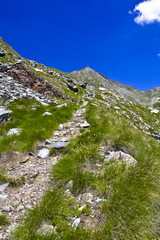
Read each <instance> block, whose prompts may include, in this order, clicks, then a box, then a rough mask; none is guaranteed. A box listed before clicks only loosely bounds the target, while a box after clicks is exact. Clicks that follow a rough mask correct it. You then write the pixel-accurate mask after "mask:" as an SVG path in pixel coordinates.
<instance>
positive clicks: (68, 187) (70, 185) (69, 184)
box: [66, 180, 73, 189]
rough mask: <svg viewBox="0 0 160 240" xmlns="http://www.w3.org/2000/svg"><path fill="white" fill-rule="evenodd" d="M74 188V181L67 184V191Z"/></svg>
mask: <svg viewBox="0 0 160 240" xmlns="http://www.w3.org/2000/svg"><path fill="white" fill-rule="evenodd" d="M72 187H73V180H70V181H69V182H68V183H67V184H66V189H71V188H72Z"/></svg>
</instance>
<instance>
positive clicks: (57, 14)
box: [0, 0, 160, 91]
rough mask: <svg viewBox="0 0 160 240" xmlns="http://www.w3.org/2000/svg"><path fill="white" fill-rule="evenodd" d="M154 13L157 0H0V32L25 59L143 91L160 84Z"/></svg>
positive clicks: (159, 29)
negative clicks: (87, 70)
mask: <svg viewBox="0 0 160 240" xmlns="http://www.w3.org/2000/svg"><path fill="white" fill-rule="evenodd" d="M159 16H160V1H159V0H148V1H143V0H132V1H130V0H122V1H120V0H114V1H113V0H50V1H49V0H45V1H42V0H27V1H26V0H23V1H22V0H21V1H20V0H14V1H12V0H1V7H0V36H1V37H2V38H3V39H4V40H5V41H6V42H7V43H9V44H10V45H11V46H12V47H13V48H14V49H15V50H16V51H17V52H18V53H19V54H21V55H22V56H23V57H25V58H28V59H31V60H35V61H38V62H40V63H43V64H45V65H47V66H50V67H55V68H57V69H60V70H62V71H64V72H71V71H74V70H77V69H82V68H84V67H85V66H90V67H91V68H93V69H94V70H96V71H97V72H101V73H103V74H104V75H105V76H107V77H108V78H111V79H115V80H117V81H119V82H121V83H124V84H127V85H131V86H133V87H135V88H137V89H139V90H142V91H145V90H149V89H151V88H154V87H158V86H159V87H160V56H158V54H159V53H160V17H159Z"/></svg>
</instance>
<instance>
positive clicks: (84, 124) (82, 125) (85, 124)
mask: <svg viewBox="0 0 160 240" xmlns="http://www.w3.org/2000/svg"><path fill="white" fill-rule="evenodd" d="M80 127H81V128H89V127H90V124H89V123H87V121H85V122H84V123H81V124H80Z"/></svg>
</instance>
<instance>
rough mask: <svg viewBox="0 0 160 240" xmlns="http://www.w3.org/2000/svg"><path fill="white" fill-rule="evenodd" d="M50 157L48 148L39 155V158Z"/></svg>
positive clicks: (43, 149)
mask: <svg viewBox="0 0 160 240" xmlns="http://www.w3.org/2000/svg"><path fill="white" fill-rule="evenodd" d="M48 156H49V149H48V148H42V149H41V150H40V151H39V153H38V155H37V157H39V158H47V157H48Z"/></svg>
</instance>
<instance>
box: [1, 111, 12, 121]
mask: <svg viewBox="0 0 160 240" xmlns="http://www.w3.org/2000/svg"><path fill="white" fill-rule="evenodd" d="M11 113H12V111H11V110H6V109H0V123H1V122H6V121H8V118H9V116H10V115H11Z"/></svg>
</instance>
